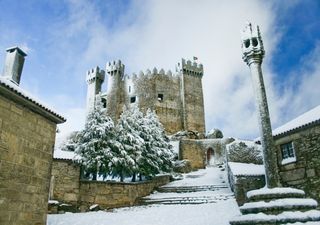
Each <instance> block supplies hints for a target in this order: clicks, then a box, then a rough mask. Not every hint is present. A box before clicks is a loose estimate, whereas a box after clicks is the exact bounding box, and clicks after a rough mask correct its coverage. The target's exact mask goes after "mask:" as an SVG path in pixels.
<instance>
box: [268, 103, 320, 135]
mask: <svg viewBox="0 0 320 225" xmlns="http://www.w3.org/2000/svg"><path fill="white" fill-rule="evenodd" d="M315 124H320V105H318V106H317V107H315V108H313V109H311V110H310V111H308V112H305V113H303V114H302V115H300V116H298V117H297V118H295V119H293V120H291V121H289V122H288V123H286V124H284V125H282V126H280V127H278V128H277V129H274V130H273V131H272V134H273V136H279V135H283V134H286V133H288V132H292V131H295V130H297V129H301V128H306V127H308V126H310V125H315Z"/></svg>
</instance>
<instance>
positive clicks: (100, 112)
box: [75, 96, 119, 180]
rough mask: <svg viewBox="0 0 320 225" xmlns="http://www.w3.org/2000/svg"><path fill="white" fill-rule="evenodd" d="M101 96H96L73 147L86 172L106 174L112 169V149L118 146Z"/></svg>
mask: <svg viewBox="0 0 320 225" xmlns="http://www.w3.org/2000/svg"><path fill="white" fill-rule="evenodd" d="M104 111H105V110H104V108H103V107H102V103H101V98H100V96H97V99H96V105H95V107H94V110H92V111H91V112H90V113H89V114H88V117H87V120H86V124H85V128H84V130H82V131H81V132H80V133H79V134H78V137H77V138H78V142H77V146H76V149H75V153H76V154H77V161H78V162H79V163H80V164H81V165H82V166H83V167H84V170H85V171H86V172H90V173H92V174H93V179H94V180H95V179H96V175H97V174H103V175H106V174H108V173H109V172H111V170H112V166H113V165H112V159H113V157H114V151H115V150H116V149H117V148H118V147H119V144H118V143H117V142H116V141H115V137H114V135H115V134H114V124H113V121H112V120H111V118H110V117H108V116H106V115H105V113H104Z"/></svg>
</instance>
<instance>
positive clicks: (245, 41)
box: [241, 22, 265, 65]
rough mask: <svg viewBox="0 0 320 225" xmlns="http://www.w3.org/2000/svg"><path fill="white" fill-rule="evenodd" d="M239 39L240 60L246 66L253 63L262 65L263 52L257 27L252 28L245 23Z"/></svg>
mask: <svg viewBox="0 0 320 225" xmlns="http://www.w3.org/2000/svg"><path fill="white" fill-rule="evenodd" d="M241 39H242V44H241V48H242V59H243V60H244V61H245V62H246V63H247V64H248V65H249V64H251V63H252V62H253V61H258V62H259V63H262V59H263V57H264V54H265V51H264V47H263V42H262V38H261V34H260V29H259V26H253V25H252V24H251V23H250V22H247V23H246V26H245V28H244V29H243V30H242V32H241Z"/></svg>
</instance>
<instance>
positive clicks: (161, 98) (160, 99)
mask: <svg viewBox="0 0 320 225" xmlns="http://www.w3.org/2000/svg"><path fill="white" fill-rule="evenodd" d="M158 101H159V102H163V94H158Z"/></svg>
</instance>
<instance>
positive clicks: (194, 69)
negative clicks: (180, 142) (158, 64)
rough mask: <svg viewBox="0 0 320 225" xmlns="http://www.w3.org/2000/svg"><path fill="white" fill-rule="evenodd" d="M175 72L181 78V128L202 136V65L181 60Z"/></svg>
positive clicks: (203, 123) (203, 126)
mask: <svg viewBox="0 0 320 225" xmlns="http://www.w3.org/2000/svg"><path fill="white" fill-rule="evenodd" d="M177 70H178V72H179V74H180V76H181V80H180V96H181V111H182V124H183V128H184V130H192V131H198V132H200V133H203V134H204V133H205V117H204V102H203V90H202V76H203V65H202V64H198V63H196V62H191V61H190V60H188V61H186V60H185V59H182V60H181V63H178V66H177Z"/></svg>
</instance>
